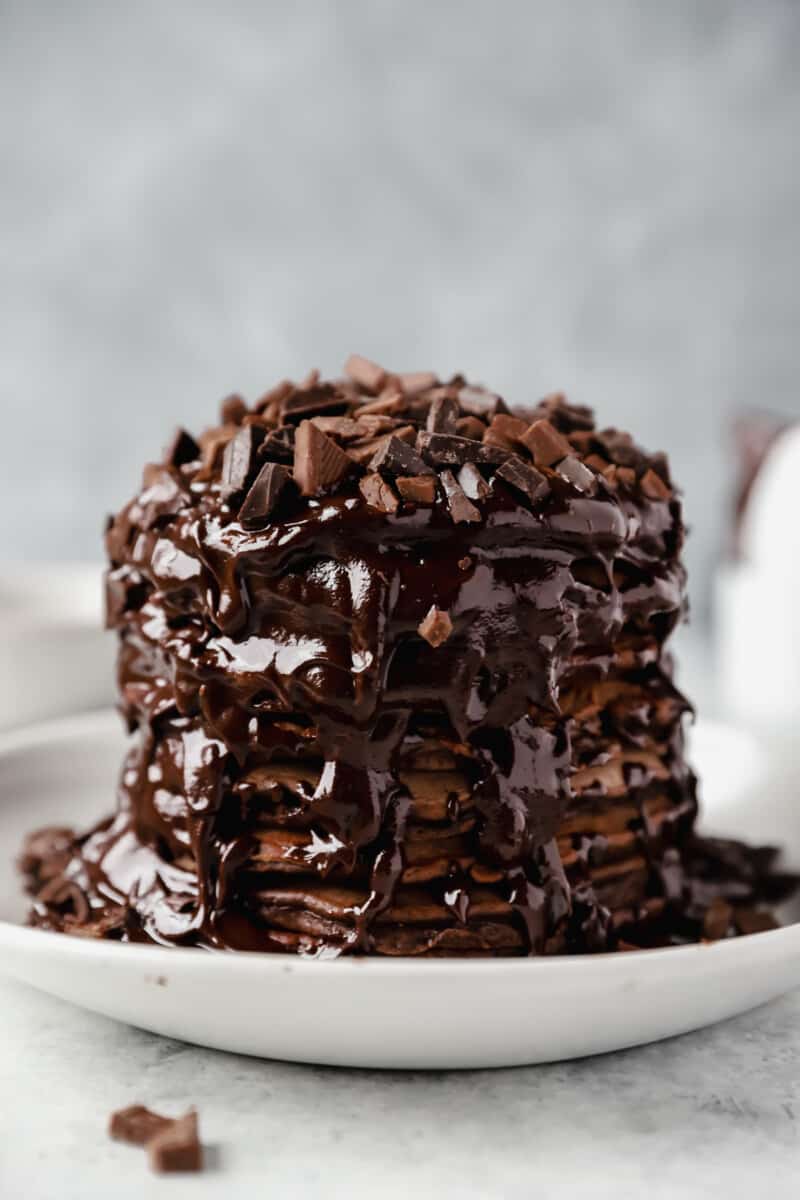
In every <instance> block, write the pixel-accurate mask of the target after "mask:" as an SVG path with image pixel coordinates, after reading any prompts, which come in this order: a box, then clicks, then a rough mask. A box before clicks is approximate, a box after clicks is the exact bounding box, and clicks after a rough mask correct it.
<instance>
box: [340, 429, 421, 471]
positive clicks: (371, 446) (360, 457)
mask: <svg viewBox="0 0 800 1200" xmlns="http://www.w3.org/2000/svg"><path fill="white" fill-rule="evenodd" d="M359 419H360V418H359ZM390 437H395V438H397V439H398V440H399V441H401V442H406V443H408V444H409V445H412V446H413V444H414V442H415V440H416V437H417V431H416V428H415V427H414V426H413V425H399V426H398V427H397V428H396V429H393V430H392V432H391V433H387V434H383V435H382V436H381V437H371V438H368V439H367V440H366V441H364V442H354V443H353V444H352V445H349V446H348V447H347V453H348V454H349V456H350V458H352V460H353V462H357V463H360V464H361V465H362V466H366V465H367V464H368V463H369V461H370V460H371V459H372V458H373V457H374V455H375V454H376V453H377V452H378V450H380V449H381V448H382V447H383V446H385V445H386V443H387V442H388V441H389V438H390Z"/></svg>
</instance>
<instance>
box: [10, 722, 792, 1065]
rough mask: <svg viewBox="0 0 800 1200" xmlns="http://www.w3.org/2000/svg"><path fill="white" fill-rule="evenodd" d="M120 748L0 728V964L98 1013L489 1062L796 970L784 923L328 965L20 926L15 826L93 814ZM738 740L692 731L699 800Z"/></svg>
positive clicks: (718, 801) (719, 1001)
mask: <svg viewBox="0 0 800 1200" xmlns="http://www.w3.org/2000/svg"><path fill="white" fill-rule="evenodd" d="M122 747H123V738H122V736H121V734H120V732H119V728H118V724H117V721H116V719H115V718H114V717H113V716H112V715H111V714H109V715H102V716H100V717H98V716H88V717H81V718H74V719H72V720H69V721H62V722H59V723H54V724H52V725H50V726H42V727H40V728H39V729H33V730H27V731H24V732H21V733H18V734H16V735H6V737H5V738H3V739H1V740H0V798H1V799H2V803H0V859H1V860H2V869H0V917H2V918H4V919H3V920H2V921H0V969H1V970H3V971H5V972H7V973H8V974H9V975H11V976H14V977H16V978H17V979H21V980H24V981H26V982H28V983H31V984H33V985H35V986H36V987H39V988H42V989H43V990H45V991H48V992H51V993H53V994H54V995H56V996H60V997H62V998H63V999H66V1000H70V1001H72V1002H73V1003H75V1004H79V1005H82V1006H84V1007H86V1008H89V1009H91V1010H93V1011H95V1012H99V1013H103V1014H105V1015H106V1016H109V1017H114V1018H116V1019H118V1020H121V1021H126V1022H129V1023H130V1024H132V1025H138V1026H140V1027H142V1028H144V1029H150V1030H154V1031H155V1032H157V1033H162V1034H166V1035H168V1036H169V1037H173V1038H180V1039H183V1040H185V1041H191V1042H197V1043H199V1044H201V1045H205V1046H213V1047H215V1048H218V1049H222V1050H232V1051H237V1052H240V1053H245V1054H255V1055H260V1056H263V1057H271V1058H282V1059H290V1060H293V1061H298V1062H315V1063H331V1064H337V1065H350V1066H360V1067H414V1068H427V1067H493V1066H509V1065H515V1064H522V1063H535V1062H547V1061H550V1060H553V1059H563V1058H574V1057H579V1056H581V1055H585V1054H596V1053H600V1052H602V1051H606V1050H615V1049H620V1048H622V1047H624V1046H633V1045H637V1044H640V1043H642V1042H648V1041H652V1040H654V1039H657V1038H664V1037H669V1036H671V1035H672V1034H677V1033H683V1032H685V1031H687V1030H689V1029H696V1028H698V1027H699V1026H701V1025H706V1024H708V1023H710V1022H712V1021H718V1020H720V1019H721V1018H723V1017H729V1016H732V1015H733V1014H735V1013H739V1012H742V1011H744V1010H745V1009H748V1008H751V1007H753V1006H754V1005H756V1004H760V1003H762V1002H763V1001H765V1000H769V999H771V998H772V997H774V996H777V995H779V994H780V993H782V992H784V991H786V990H788V989H789V988H792V987H795V986H797V985H799V984H800V925H791V926H788V927H786V928H783V929H779V930H775V931H773V932H770V933H761V934H755V935H753V936H750V937H742V938H736V939H733V940H730V941H726V942H721V943H716V944H714V945H698V946H685V947H683V946H682V947H676V948H672V949H667V950H648V951H640V952H633V953H627V954H618V955H605V956H604V955H598V956H595V957H577V956H576V957H564V958H551V959H539V960H536V959H506V960H503V959H495V960H484V959H479V960H469V959H465V960H460V961H453V960H445V959H443V960H438V961H437V960H431V961H422V962H420V961H415V960H413V959H398V960H385V959H366V960H365V959H344V960H339V961H335V962H327V963H326V962H309V961H304V960H302V959H298V958H295V957H294V956H289V955H258V954H210V953H208V952H206V951H203V950H187V949H179V950H170V949H165V948H162V947H157V946H153V947H149V946H124V945H118V944H115V943H113V942H90V941H84V940H82V939H78V938H69V937H64V936H62V935H58V934H48V933H41V932H38V931H35V930H30V929H26V928H24V927H21V926H20V925H18V924H17V923H16V922H18V921H19V920H20V919H21V917H22V914H23V912H24V903H23V901H22V900H21V898H20V895H19V885H18V881H17V878H16V875H15V872H14V868H13V866H12V859H13V856H14V854H15V852H16V851H17V849H18V847H19V844H20V841H21V839H22V836H23V834H24V832H25V831H26V830H28V829H29V828H30V827H31V826H33V825H38V824H45V823H48V822H51V821H67V822H70V823H81V822H83V821H88V820H91V819H92V818H93V817H94V816H96V815H99V814H100V813H103V812H106V811H108V809H109V807H110V806H111V805H112V804H113V796H114V782H115V777H116V773H117V770H118V767H119V762H120V758H121V753H122ZM754 754H756V758H757V752H756V750H755V749H754V747H753V746H752V745H751V744H749V743H747V742H746V741H743V740H742V739H741V738H740V737H739V736H738V735H736V734H732V733H730V732H729V731H727V730H725V729H724V728H723V727H720V726H716V727H711V728H707V729H706V732H705V733H704V732H703V729H702V727H701V728H700V729H699V730H698V731H697V733H696V736H695V738H694V756H695V760H696V762H697V765H698V767H699V769H700V770H701V771H702V772H703V773H704V775H705V779H706V789H705V790H706V793H707V794H708V798H709V801H710V804H709V807H710V808H711V810H712V812H713V810H714V809H715V808H719V809H720V811H722V810H725V811H727V812H730V813H733V812H734V810H735V805H734V806H731V797H732V795H733V793H734V791H735V787H734V786H732V781H733V784H736V786H738V783H737V781H743V786H744V784H746V782H747V771H748V770H749V771H750V778H751V781H752V778H754V774H753V773H754V770H755V765H754V764H755V762H756V759H754V757H753V756H754ZM737 767H740V768H741V769H737ZM716 779H719V780H721V782H722V794H721V795H720V794H716V795H715V792H716V788H715V780H716ZM739 799H740V800H742V799H743V796H740V797H739ZM762 811H763V819H762V821H761V825H760V835H761V837H762V838H764V839H774V840H778V841H779V842H782V843H784V844H785V845H786V846H787V849H791V850H792V852H793V853H792V854H791V855H790V857H791V858H792V859H793V860H794V861H795V862H800V853H798V849H800V844H799V843H798V831H797V828H796V822H792V821H787V818H786V815H785V814H783V815H782V812H781V808H780V806H779V805H776V804H772V805H770V806H767V807H764V808H763V810H762ZM791 835H793V837H794V840H792V836H791Z"/></svg>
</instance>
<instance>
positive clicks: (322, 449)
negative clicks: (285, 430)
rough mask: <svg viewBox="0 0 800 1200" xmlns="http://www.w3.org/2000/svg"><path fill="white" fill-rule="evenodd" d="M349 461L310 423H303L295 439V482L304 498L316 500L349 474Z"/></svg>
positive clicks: (334, 443) (337, 447) (340, 450)
mask: <svg viewBox="0 0 800 1200" xmlns="http://www.w3.org/2000/svg"><path fill="white" fill-rule="evenodd" d="M351 461H352V460H351V459H350V458H348V456H347V455H346V454H345V452H344V450H342V449H341V447H339V446H337V445H336V442H334V441H332V439H331V438H329V437H326V435H325V434H324V433H322V432H321V431H320V430H319V429H317V427H316V425H314V424H312V422H311V421H302V422H301V424H300V427H299V428H298V430H297V433H296V435H295V439H294V480H295V483H296V484H297V486H298V487H299V488H300V491H301V492H302V494H303V495H304V496H316V495H317V494H318V493H319V492H321V491H322V490H323V489H324V488H327V487H330V486H331V484H333V483H338V482H339V480H340V479H341V478H342V477H343V476H344V475H346V474H347V472H348V471H349V470H350V466H351Z"/></svg>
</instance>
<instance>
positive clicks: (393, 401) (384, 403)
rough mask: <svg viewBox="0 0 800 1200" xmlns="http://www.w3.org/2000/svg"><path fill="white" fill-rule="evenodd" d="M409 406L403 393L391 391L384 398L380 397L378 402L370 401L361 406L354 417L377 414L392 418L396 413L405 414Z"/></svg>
mask: <svg viewBox="0 0 800 1200" xmlns="http://www.w3.org/2000/svg"><path fill="white" fill-rule="evenodd" d="M407 404H408V401H407V400H406V398H405V396H404V395H403V393H402V392H396V391H390V392H387V394H386V395H384V396H379V397H378V399H377V400H369V401H368V402H367V403H366V404H359V406H358V408H357V409H356V410H355V412H354V413H353V415H354V416H355V417H358V418H361V417H364V416H367V415H368V414H370V413H376V414H379V415H380V414H382V415H383V416H387V417H391V416H394V415H395V413H401V412H403V411H404V410H405V408H406V406H407Z"/></svg>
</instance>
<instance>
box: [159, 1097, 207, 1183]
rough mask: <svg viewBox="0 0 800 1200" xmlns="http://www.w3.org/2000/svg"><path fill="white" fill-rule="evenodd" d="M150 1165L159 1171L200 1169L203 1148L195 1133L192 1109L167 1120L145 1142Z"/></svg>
mask: <svg viewBox="0 0 800 1200" xmlns="http://www.w3.org/2000/svg"><path fill="white" fill-rule="evenodd" d="M147 1156H148V1158H149V1160H150V1166H151V1167H152V1169H153V1170H154V1171H156V1172H157V1173H159V1174H167V1173H171V1172H173V1171H202V1169H203V1147H202V1146H201V1145H200V1139H199V1137H198V1132H197V1113H196V1112H195V1110H194V1109H193V1108H192V1109H190V1110H189V1112H188V1113H187V1114H186V1116H185V1117H178V1119H177V1121H170V1123H169V1125H168V1127H167V1128H166V1129H162V1130H161V1132H160V1133H157V1134H156V1135H155V1137H153V1138H151V1139H150V1141H149V1142H148V1143H147Z"/></svg>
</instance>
